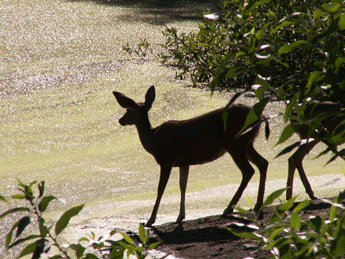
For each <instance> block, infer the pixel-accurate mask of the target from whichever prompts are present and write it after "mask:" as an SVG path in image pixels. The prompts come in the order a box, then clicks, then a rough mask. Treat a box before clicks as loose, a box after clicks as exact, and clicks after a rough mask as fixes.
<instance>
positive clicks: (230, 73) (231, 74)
mask: <svg viewBox="0 0 345 259" xmlns="http://www.w3.org/2000/svg"><path fill="white" fill-rule="evenodd" d="M241 71H242V68H241V67H233V68H230V69H229V70H228V71H227V72H226V76H225V77H226V78H233V77H235V76H236V75H237V74H238V73H239V72H241Z"/></svg>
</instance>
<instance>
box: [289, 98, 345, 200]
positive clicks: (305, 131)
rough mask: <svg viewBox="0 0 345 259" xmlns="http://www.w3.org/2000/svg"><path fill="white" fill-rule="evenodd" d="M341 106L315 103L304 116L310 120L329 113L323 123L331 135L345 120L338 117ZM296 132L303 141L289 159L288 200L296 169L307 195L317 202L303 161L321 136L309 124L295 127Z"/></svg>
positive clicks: (306, 110) (290, 196) (326, 102)
mask: <svg viewBox="0 0 345 259" xmlns="http://www.w3.org/2000/svg"><path fill="white" fill-rule="evenodd" d="M340 108H341V107H340V106H339V105H338V104H337V103H334V102H330V101H323V102H313V103H311V104H310V105H309V106H308V107H307V108H306V109H305V111H304V116H305V117H306V118H307V119H308V118H315V117H317V116H319V115H321V114H322V113H327V114H328V116H327V117H326V118H325V119H323V120H322V121H321V125H322V127H323V128H324V129H325V130H326V131H327V132H329V133H332V132H333V131H334V130H335V129H336V127H337V126H338V125H339V124H340V123H341V122H342V121H343V120H344V117H342V116H337V115H336V114H338V113H339V111H340ZM291 122H292V124H293V123H296V122H298V121H297V120H296V119H291ZM293 128H294V130H295V132H296V133H297V134H298V136H299V138H300V139H301V141H300V143H301V145H299V147H298V149H297V150H296V152H295V153H293V155H291V156H290V157H289V159H288V179H287V184H286V185H287V190H286V199H287V200H289V199H291V198H292V193H293V178H294V174H295V171H296V169H297V170H298V173H299V175H300V179H301V181H302V183H303V185H304V188H305V190H306V193H307V194H308V195H309V197H310V199H312V200H315V199H317V197H316V196H315V195H314V192H313V190H312V188H311V185H310V183H309V181H308V178H307V175H306V173H305V171H304V168H303V159H304V158H305V156H306V155H307V154H308V153H309V152H310V151H311V150H312V149H313V148H314V147H315V146H316V145H317V144H318V143H319V142H320V141H321V138H320V136H319V135H318V133H317V131H316V130H312V129H311V127H310V126H309V125H307V124H302V125H295V126H293Z"/></svg>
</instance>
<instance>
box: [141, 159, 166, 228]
mask: <svg viewBox="0 0 345 259" xmlns="http://www.w3.org/2000/svg"><path fill="white" fill-rule="evenodd" d="M171 169H172V166H171V165H169V166H167V165H161V174H160V177H159V184H158V192H157V199H156V203H155V206H154V207H153V211H152V213H151V217H150V219H149V220H148V221H147V223H146V226H147V227H150V226H152V224H153V223H155V221H156V217H157V212H158V208H159V203H160V202H161V199H162V196H163V193H164V190H165V187H166V185H167V183H168V180H169V177H170V173H171Z"/></svg>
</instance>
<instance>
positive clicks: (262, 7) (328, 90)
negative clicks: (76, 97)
mask: <svg viewBox="0 0 345 259" xmlns="http://www.w3.org/2000/svg"><path fill="white" fill-rule="evenodd" d="M205 17H207V18H208V19H205V20H204V22H203V23H200V24H199V29H198V32H193V33H190V34H185V33H179V32H178V31H177V29H175V28H166V29H165V31H164V32H163V33H164V35H165V38H166V42H165V43H164V44H162V46H161V47H162V48H163V49H164V51H162V52H160V53H159V54H158V56H159V57H160V58H161V60H162V61H163V62H164V63H168V64H174V65H176V66H177V67H178V68H179V69H180V70H181V73H180V76H182V77H183V76H185V75H189V76H190V78H191V80H192V82H193V85H194V86H196V85H205V84H206V85H207V86H208V87H209V88H210V89H211V90H212V91H213V90H236V91H251V90H253V91H254V92H255V94H256V96H257V98H258V99H259V101H260V103H261V104H260V105H261V106H263V108H264V107H265V105H266V103H267V102H268V101H276V100H278V101H283V102H285V104H286V109H285V114H284V120H285V122H289V121H290V119H292V121H290V124H291V125H290V124H289V125H288V126H287V128H286V129H285V130H283V131H282V136H281V138H280V141H279V143H283V142H284V141H286V140H287V139H288V138H289V137H290V136H291V135H292V133H293V130H292V129H293V128H295V129H296V128H298V127H300V126H301V125H303V124H307V125H309V126H311V132H312V131H314V130H316V129H317V130H318V134H319V136H320V138H321V139H322V141H323V142H325V143H326V144H327V145H328V147H329V148H327V149H326V150H325V151H324V152H322V153H321V154H325V153H327V152H329V151H332V152H334V153H335V155H334V157H333V158H332V159H331V160H330V161H333V160H334V159H335V158H337V157H338V156H340V157H342V158H344V159H345V149H342V150H341V151H337V148H338V147H339V146H340V145H341V144H343V143H344V142H345V132H344V131H345V126H344V125H345V122H344V121H343V123H340V125H339V127H338V128H336V129H335V130H334V132H327V129H325V128H324V127H323V126H322V125H321V123H320V121H322V120H323V119H325V118H326V117H327V116H328V114H327V113H325V114H322V115H321V116H320V115H318V116H315V117H310V116H309V117H308V116H305V114H304V111H305V110H306V109H308V107H309V106H310V105H313V104H314V103H315V102H319V101H331V102H335V103H338V104H339V110H338V112H337V115H339V116H344V118H345V54H344V53H345V8H344V3H343V0H331V1H330V2H328V3H324V1H321V0H317V1H314V0H306V1H300V0H288V1H279V0H257V1H255V0H252V1H246V0H228V1H222V4H221V5H220V11H219V14H217V15H208V16H206V15H205ZM125 49H126V50H127V51H128V52H131V51H129V50H131V48H129V47H128V46H127V48H125ZM135 49H136V50H135V51H134V52H136V53H137V54H140V53H147V52H148V50H149V49H150V44H149V43H148V42H147V41H143V42H142V43H139V44H138V46H137V48H135ZM151 50H152V48H151ZM132 52H133V51H132ZM263 110H264V109H261V110H260V111H259V112H260V113H261V112H262V111H263ZM259 115H260V114H259ZM257 117H258V116H257ZM252 120H254V119H252ZM295 146H297V144H295ZM291 149H292V148H291ZM291 149H290V150H291Z"/></svg>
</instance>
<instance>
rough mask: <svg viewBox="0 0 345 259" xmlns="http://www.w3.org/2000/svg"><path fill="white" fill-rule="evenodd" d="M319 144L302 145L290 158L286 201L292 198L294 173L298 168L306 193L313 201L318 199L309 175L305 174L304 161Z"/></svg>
mask: <svg viewBox="0 0 345 259" xmlns="http://www.w3.org/2000/svg"><path fill="white" fill-rule="evenodd" d="M317 143H318V141H310V142H308V143H306V144H303V145H301V146H300V147H299V148H298V149H297V151H296V152H295V153H294V154H293V155H292V156H291V157H290V158H289V174H288V180H287V188H288V189H287V191H286V199H287V200H288V199H291V198H292V192H293V178H294V173H295V170H296V168H297V170H298V173H299V175H300V178H301V181H302V183H303V185H304V188H305V190H306V192H307V193H308V195H309V197H310V198H311V199H313V200H314V199H316V197H315V196H314V192H313V190H312V189H311V186H310V183H309V181H308V178H307V175H306V174H305V171H304V168H303V159H304V157H305V156H306V155H307V154H308V153H309V152H310V150H312V149H313V147H314V146H315V145H316V144H317Z"/></svg>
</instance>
